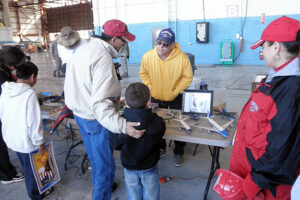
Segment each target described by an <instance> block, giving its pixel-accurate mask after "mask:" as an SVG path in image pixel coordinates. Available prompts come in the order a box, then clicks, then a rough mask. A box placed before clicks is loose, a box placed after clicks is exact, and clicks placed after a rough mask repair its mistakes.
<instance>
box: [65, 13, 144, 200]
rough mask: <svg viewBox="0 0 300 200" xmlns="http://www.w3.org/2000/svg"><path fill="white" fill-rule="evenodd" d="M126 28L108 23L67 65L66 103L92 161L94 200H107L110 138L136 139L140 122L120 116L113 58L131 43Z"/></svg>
mask: <svg viewBox="0 0 300 200" xmlns="http://www.w3.org/2000/svg"><path fill="white" fill-rule="evenodd" d="M134 40H135V36H134V35H133V34H131V33H130V32H129V31H128V29H127V25H126V24H125V23H124V22H122V21H120V20H115V19H114V20H109V21H107V22H106V23H105V24H104V26H103V33H102V35H101V36H95V37H94V38H93V39H91V41H89V42H88V43H86V44H84V45H82V46H80V47H79V48H78V49H76V51H75V52H74V53H73V56H72V58H71V59H70V60H69V61H68V62H67V65H68V67H67V71H66V80H65V86H64V91H65V103H66V105H67V106H68V107H69V108H70V109H71V110H72V111H73V113H74V118H75V120H76V123H77V124H78V126H79V130H80V133H81V136H82V140H83V143H84V146H85V148H86V152H87V154H88V157H89V159H90V161H91V167H92V182H93V187H94V192H93V199H94V200H110V198H111V190H112V186H113V180H114V175H115V163H114V159H113V152H112V149H111V146H110V142H109V134H110V133H111V132H112V133H116V134H128V135H130V136H132V137H135V138H139V137H141V135H142V134H143V133H144V130H136V129H135V128H134V126H138V125H139V124H140V123H139V122H128V121H126V119H124V118H123V117H121V116H120V115H119V112H118V111H119V101H120V96H121V86H120V83H119V80H118V78H117V74H116V71H115V68H114V64H113V61H112V58H114V57H117V56H118V51H119V50H120V48H121V47H122V46H123V45H124V44H125V43H126V42H127V41H134Z"/></svg>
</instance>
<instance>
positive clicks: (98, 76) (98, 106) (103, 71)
mask: <svg viewBox="0 0 300 200" xmlns="http://www.w3.org/2000/svg"><path fill="white" fill-rule="evenodd" d="M91 73H92V94H91V97H92V98H91V101H92V103H91V104H92V109H93V113H94V116H95V117H96V119H97V120H98V121H99V122H100V123H101V125H103V126H104V127H105V128H107V129H108V130H110V131H111V132H113V133H127V134H128V135H130V136H132V137H136V138H138V137H140V136H141V135H142V134H143V132H144V131H139V130H136V129H135V128H133V126H137V123H133V122H126V120H125V119H124V118H123V117H121V116H120V115H119V110H118V109H119V108H118V104H119V98H120V95H121V86H120V83H119V81H118V79H117V75H116V72H115V69H114V66H113V63H112V59H111V57H110V56H109V55H107V56H101V58H100V59H99V60H98V62H97V63H96V65H95V66H94V69H92V71H91Z"/></svg>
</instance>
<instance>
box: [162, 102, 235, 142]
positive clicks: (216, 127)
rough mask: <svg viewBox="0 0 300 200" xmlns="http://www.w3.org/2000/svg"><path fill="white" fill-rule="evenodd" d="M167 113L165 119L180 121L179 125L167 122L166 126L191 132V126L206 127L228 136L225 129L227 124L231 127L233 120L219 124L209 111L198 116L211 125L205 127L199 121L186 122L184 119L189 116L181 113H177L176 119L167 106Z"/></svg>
mask: <svg viewBox="0 0 300 200" xmlns="http://www.w3.org/2000/svg"><path fill="white" fill-rule="evenodd" d="M167 115H168V117H167V118H165V120H167V121H169V120H172V121H178V122H180V125H178V124H177V125H176V124H172V123H169V124H168V126H170V127H176V128H179V129H180V130H185V131H186V132H187V133H191V132H192V127H195V128H198V129H199V130H201V129H206V130H207V131H208V132H211V131H212V132H217V133H219V134H221V135H222V136H223V137H228V133H227V131H226V129H228V128H229V126H231V127H233V124H232V123H233V122H234V120H230V121H229V122H227V123H225V124H224V125H222V126H221V125H219V124H218V123H217V122H216V121H215V120H213V119H212V117H211V116H210V114H209V113H207V116H206V117H200V118H201V119H207V121H208V123H209V124H210V125H211V127H207V126H203V125H200V124H199V122H190V123H188V122H186V120H187V119H189V116H187V117H185V118H183V116H182V114H181V113H180V114H179V117H178V119H177V118H175V113H174V112H173V111H172V110H171V109H169V108H168V111H167ZM201 119H200V120H201Z"/></svg>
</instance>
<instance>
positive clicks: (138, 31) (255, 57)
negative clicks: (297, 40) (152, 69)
mask: <svg viewBox="0 0 300 200" xmlns="http://www.w3.org/2000/svg"><path fill="white" fill-rule="evenodd" d="M287 16H289V17H292V18H294V19H297V20H300V14H299V15H287ZM278 17H280V16H267V17H266V21H265V23H264V24H260V17H247V19H246V22H245V25H244V31H243V32H244V34H243V35H244V39H245V47H244V51H243V52H242V53H241V54H240V56H239V58H238V59H237V60H236V62H235V63H234V64H236V65H264V61H260V60H259V51H260V50H261V48H257V49H256V50H251V49H250V46H251V45H252V44H253V43H255V42H256V41H257V40H259V39H260V36H261V34H262V32H263V30H264V28H265V27H266V26H267V25H268V24H269V23H270V22H271V21H273V20H274V19H276V18H278ZM197 22H201V20H184V21H178V22H177V39H176V41H177V42H178V43H179V44H180V46H181V48H182V50H183V51H184V52H189V53H192V54H194V55H195V64H206V65H212V64H219V63H220V42H221V41H224V40H225V41H228V40H229V41H232V42H234V58H235V57H236V56H237V54H238V52H239V49H240V47H239V46H240V40H239V39H236V34H237V33H239V34H240V33H241V27H242V23H243V18H223V19H207V20H206V22H209V42H208V43H197V42H196V23H197ZM167 26H168V23H167V22H159V23H157V22H156V23H142V24H128V29H129V30H130V32H131V33H133V34H135V35H136V40H135V41H134V42H132V43H131V47H130V59H129V63H140V62H141V59H142V56H143V54H144V53H145V52H147V51H148V50H150V49H151V48H152V28H154V27H167ZM100 30H101V27H95V33H96V34H100ZM190 43H192V44H190Z"/></svg>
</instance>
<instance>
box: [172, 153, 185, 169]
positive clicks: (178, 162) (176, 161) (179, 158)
mask: <svg viewBox="0 0 300 200" xmlns="http://www.w3.org/2000/svg"><path fill="white" fill-rule="evenodd" d="M183 162H184V158H183V155H175V157H174V166H175V167H181V166H182V165H183Z"/></svg>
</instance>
